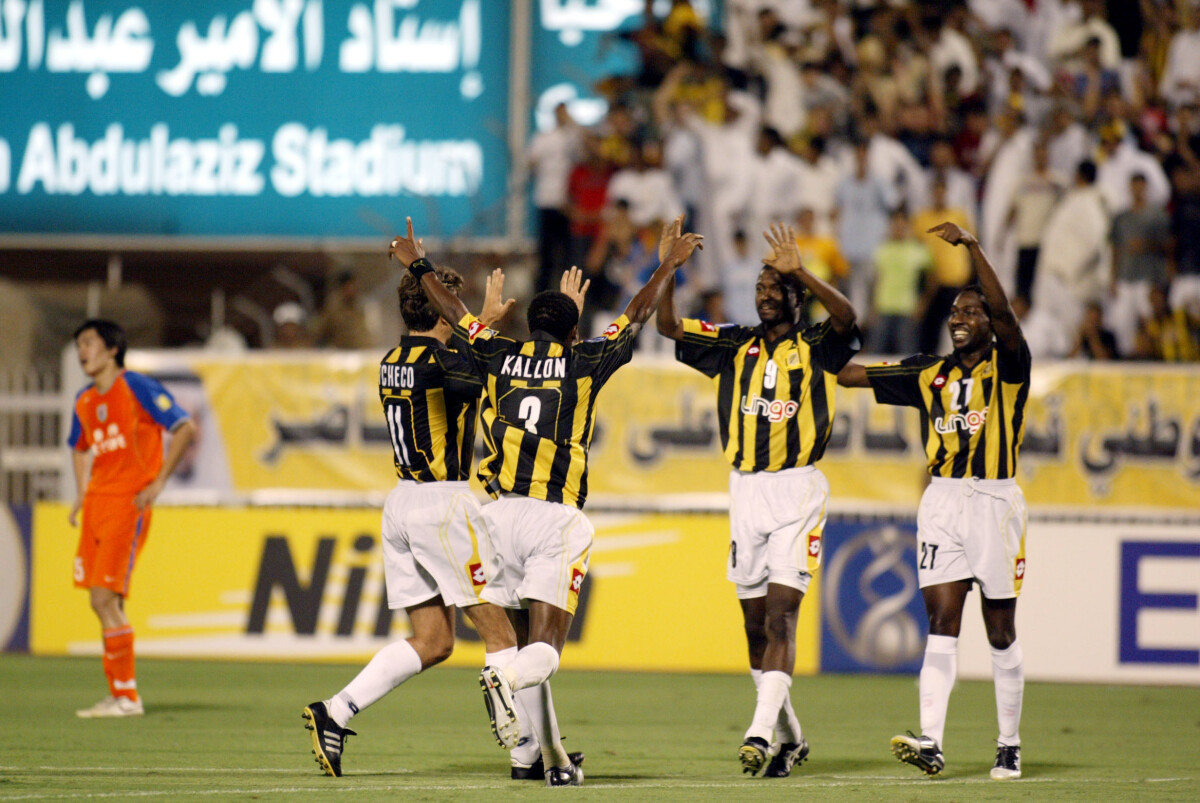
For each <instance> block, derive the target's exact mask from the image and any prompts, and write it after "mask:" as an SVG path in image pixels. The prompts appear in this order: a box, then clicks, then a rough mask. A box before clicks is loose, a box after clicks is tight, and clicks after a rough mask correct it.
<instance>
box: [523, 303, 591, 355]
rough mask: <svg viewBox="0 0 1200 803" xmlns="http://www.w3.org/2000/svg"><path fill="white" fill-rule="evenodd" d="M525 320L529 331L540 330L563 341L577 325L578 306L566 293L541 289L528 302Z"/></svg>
mask: <svg viewBox="0 0 1200 803" xmlns="http://www.w3.org/2000/svg"><path fill="white" fill-rule="evenodd" d="M525 320H526V321H527V322H528V323H529V331H530V332H537V331H539V330H540V331H543V332H546V333H547V334H549V335H552V336H553V337H554V338H555V339H556V340H560V341H562V342H564V343H565V342H566V340H567V338H569V337H570V336H571V330H572V329H574V328H575V327H576V326H578V325H579V307H577V306H575V302H574V301H573V300H572V299H571V297H570V296H569V295H567V294H566V293H560V292H558V291H557V290H543V291H542V292H540V293H538V294H537V295H536V296H534V297H533V300H532V301H530V302H529V307H528V309H526V310H525Z"/></svg>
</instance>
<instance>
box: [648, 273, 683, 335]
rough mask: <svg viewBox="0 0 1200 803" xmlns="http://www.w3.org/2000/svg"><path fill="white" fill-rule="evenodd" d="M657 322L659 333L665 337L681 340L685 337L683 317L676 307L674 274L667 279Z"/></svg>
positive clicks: (659, 305) (656, 318) (659, 304)
mask: <svg viewBox="0 0 1200 803" xmlns="http://www.w3.org/2000/svg"><path fill="white" fill-rule="evenodd" d="M655 324H656V325H657V326H658V333H659V334H660V335H662V336H663V337H669V338H671V339H672V340H679V339H680V338H682V337H683V318H681V317H679V310H678V309H677V308H676V307H675V277H674V276H672V277H671V278H670V279H668V280H667V287H666V289H665V290H664V291H663V297H662V300H661V301H659V302H658V314H657V315H656V317H655Z"/></svg>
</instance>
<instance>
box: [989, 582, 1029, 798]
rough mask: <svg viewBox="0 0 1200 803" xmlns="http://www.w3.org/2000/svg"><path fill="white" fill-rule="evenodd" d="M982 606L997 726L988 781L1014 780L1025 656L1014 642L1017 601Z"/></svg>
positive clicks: (1018, 754)
mask: <svg viewBox="0 0 1200 803" xmlns="http://www.w3.org/2000/svg"><path fill="white" fill-rule="evenodd" d="M981 596H982V595H981ZM981 604H982V607H983V624H984V627H985V628H986V629H987V635H988V643H989V645H990V646H991V651H992V679H993V681H994V682H995V685H996V719H997V721H998V722H999V724H1000V735H999V737H998V738H997V739H996V762H995V765H994V766H993V767H992V772H991V777H992V778H993V779H995V780H998V781H1004V780H1015V779H1017V778H1020V777H1021V731H1020V726H1021V704H1022V701H1023V698H1024V696H1025V667H1024V656H1023V655H1022V654H1021V645H1020V644H1019V643H1018V642H1017V600H1016V598H1015V597H1014V598H1012V599H988V598H987V597H982V603H981Z"/></svg>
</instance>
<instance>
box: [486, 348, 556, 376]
mask: <svg viewBox="0 0 1200 803" xmlns="http://www.w3.org/2000/svg"><path fill="white" fill-rule="evenodd" d="M500 373H501V374H502V375H503V376H515V377H519V378H521V379H566V377H567V360H566V358H565V357H553V358H550V359H541V360H535V359H533V358H531V357H522V356H521V355H519V354H513V355H510V356H508V357H505V358H504V365H502V366H501V367H500Z"/></svg>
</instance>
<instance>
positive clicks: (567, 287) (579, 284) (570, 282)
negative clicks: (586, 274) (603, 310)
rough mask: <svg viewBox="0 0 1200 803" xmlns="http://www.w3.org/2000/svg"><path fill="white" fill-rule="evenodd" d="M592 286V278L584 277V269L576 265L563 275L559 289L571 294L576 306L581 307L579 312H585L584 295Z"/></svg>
mask: <svg viewBox="0 0 1200 803" xmlns="http://www.w3.org/2000/svg"><path fill="white" fill-rule="evenodd" d="M591 286H592V280H591V279H584V278H583V271H581V270H580V269H579V268H577V267H575V266H574V265H572V266H571V269H570V270H568V271H567V272H566V273H564V274H563V275H562V281H560V282H559V284H558V289H559V291H561V292H562V293H563V294H564V295H567V296H570V298H571V300H572V301H574V302H575V306H576V307H578V308H579V314H580V315H582V314H583V297H584V296H585V295H586V294H587V291H588V288H589V287H591Z"/></svg>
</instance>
